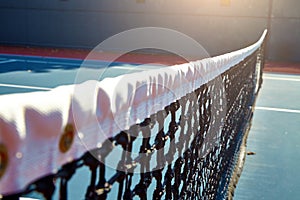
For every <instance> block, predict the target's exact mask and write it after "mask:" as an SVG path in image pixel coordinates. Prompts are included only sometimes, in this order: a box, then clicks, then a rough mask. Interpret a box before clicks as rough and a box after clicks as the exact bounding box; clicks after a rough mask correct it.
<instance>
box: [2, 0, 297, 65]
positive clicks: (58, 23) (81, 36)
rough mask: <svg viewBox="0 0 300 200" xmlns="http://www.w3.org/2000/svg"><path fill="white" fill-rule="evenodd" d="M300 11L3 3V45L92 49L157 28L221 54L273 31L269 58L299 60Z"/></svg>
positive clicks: (144, 1) (290, 0)
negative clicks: (127, 32) (109, 40)
mask: <svg viewBox="0 0 300 200" xmlns="http://www.w3.org/2000/svg"><path fill="white" fill-rule="evenodd" d="M299 9H300V1H299V0H43V1H41V0H1V2H0V25H1V31H0V43H2V44H17V45H38V46H55V47H75V48H93V47H95V46H96V45H97V44H99V43H100V42H101V41H103V40H105V39H106V38H108V37H109V36H112V35H114V34H117V33H119V32H121V31H125V30H127V29H131V28H137V27H144V26H155V27H165V28H171V29H175V30H178V31H180V32H182V33H185V34H187V35H189V36H190V37H192V38H194V39H196V40H197V41H198V42H199V43H200V44H202V45H203V46H204V47H205V49H206V50H207V51H208V52H209V53H210V54H211V55H218V54H222V53H226V52H228V51H232V50H235V49H239V48H242V47H245V46H247V45H249V44H252V43H253V42H255V41H256V40H257V39H258V38H259V36H260V35H261V33H262V32H263V30H264V29H265V28H267V27H271V30H270V33H271V34H270V42H269V51H268V58H269V59H271V60H285V61H300V37H299V36H300V12H299ZM269 22H270V23H269ZM174 42H176V41H174Z"/></svg>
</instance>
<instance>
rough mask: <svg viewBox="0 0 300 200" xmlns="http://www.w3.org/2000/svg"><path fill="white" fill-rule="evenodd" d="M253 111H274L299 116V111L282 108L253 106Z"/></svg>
mask: <svg viewBox="0 0 300 200" xmlns="http://www.w3.org/2000/svg"><path fill="white" fill-rule="evenodd" d="M255 110H268V111H275V112H286V113H297V114H300V110H293V109H284V108H271V107H260V106H255Z"/></svg>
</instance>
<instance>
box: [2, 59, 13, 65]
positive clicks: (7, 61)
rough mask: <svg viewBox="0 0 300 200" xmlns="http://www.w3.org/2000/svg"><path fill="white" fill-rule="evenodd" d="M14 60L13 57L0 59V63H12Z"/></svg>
mask: <svg viewBox="0 0 300 200" xmlns="http://www.w3.org/2000/svg"><path fill="white" fill-rule="evenodd" d="M16 61H17V60H15V59H9V60H3V61H0V64H5V63H12V62H16Z"/></svg>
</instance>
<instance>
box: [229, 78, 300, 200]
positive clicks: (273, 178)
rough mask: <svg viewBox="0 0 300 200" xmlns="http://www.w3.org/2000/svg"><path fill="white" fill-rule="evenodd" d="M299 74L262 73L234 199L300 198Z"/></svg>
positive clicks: (271, 199) (272, 199)
mask: <svg viewBox="0 0 300 200" xmlns="http://www.w3.org/2000/svg"><path fill="white" fill-rule="evenodd" d="M299 88H300V76H299V75H298V76H296V75H279V74H265V75H264V83H263V86H262V89H261V91H260V93H259V96H258V99H257V103H256V110H255V112H254V118H253V122H252V128H251V130H250V133H249V136H248V141H247V150H248V151H252V152H255V153H256V154H255V155H251V156H247V158H246V163H245V165H244V169H243V172H242V176H241V178H240V180H239V183H238V185H237V189H236V192H235V197H234V199H237V200H253V199H266V200H269V199H270V200H274V199H299V197H300V190H299V186H300V170H299V166H300V132H299V130H300V103H299V99H300V92H299V91H300V90H299Z"/></svg>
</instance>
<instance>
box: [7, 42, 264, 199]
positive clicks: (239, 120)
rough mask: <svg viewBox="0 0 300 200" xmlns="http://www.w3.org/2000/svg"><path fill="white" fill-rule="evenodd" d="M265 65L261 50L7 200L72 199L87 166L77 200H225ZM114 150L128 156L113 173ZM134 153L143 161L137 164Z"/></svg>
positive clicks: (118, 162)
mask: <svg viewBox="0 0 300 200" xmlns="http://www.w3.org/2000/svg"><path fill="white" fill-rule="evenodd" d="M263 62H264V45H263V46H262V47H261V48H260V49H258V50H257V51H256V52H255V53H253V54H252V55H251V56H249V57H247V58H246V59H245V60H244V61H242V62H241V63H239V64H238V65H236V66H233V67H232V68H230V70H228V71H226V72H224V73H222V74H220V75H219V76H218V77H217V78H215V79H214V80H212V81H210V82H208V83H207V84H205V85H202V86H201V87H200V88H198V89H197V90H195V91H194V92H193V93H190V94H187V95H186V96H184V97H182V98H181V99H179V100H178V101H176V102H173V103H172V104H170V105H168V106H166V107H165V109H164V110H161V111H159V112H157V113H156V114H154V115H152V116H150V117H149V118H147V119H145V120H144V121H143V122H142V123H140V124H136V125H134V126H132V127H130V129H129V130H124V131H122V132H120V133H119V134H118V135H117V136H115V137H113V138H109V139H108V140H106V141H105V142H104V143H103V144H102V147H101V148H98V149H94V150H91V151H89V152H87V153H85V154H84V155H83V156H82V157H81V158H80V159H78V160H74V161H72V162H71V163H68V164H66V165H64V166H62V168H61V169H60V170H59V171H58V172H57V173H56V174H51V175H49V176H46V177H43V178H41V179H40V180H37V181H36V182H34V183H31V184H29V185H28V187H27V188H26V189H24V191H22V192H20V193H17V194H12V195H8V196H3V199H14V198H15V199H17V198H18V197H19V196H26V195H28V194H30V193H32V192H33V191H34V192H38V193H41V194H42V195H43V197H44V198H46V199H52V198H53V195H54V193H58V194H57V196H58V198H59V199H67V198H68V194H69V193H71V192H72V189H73V188H72V187H70V186H69V187H68V184H69V182H70V180H72V178H73V177H74V176H76V172H77V171H78V169H80V168H83V167H86V168H88V169H89V171H90V175H89V176H90V177H85V179H84V180H81V181H83V182H87V181H88V182H89V186H88V187H87V188H86V189H85V190H86V191H85V194H83V195H82V197H78V198H79V199H114V198H117V199H135V198H137V199H226V198H227V191H228V185H229V183H230V179H231V175H232V172H233V170H234V167H235V163H236V160H237V157H238V155H239V147H240V145H241V143H242V139H243V136H244V132H245V130H246V128H247V126H248V122H249V121H250V120H251V117H252V112H253V108H252V106H253V104H254V101H255V97H256V93H257V86H260V85H261V82H262V80H261V70H262V69H261V67H262V66H263V64H264V63H263ZM259 67H260V68H259ZM140 138H142V139H140ZM115 148H119V149H122V150H123V151H122V153H121V155H118V156H119V159H118V160H115V162H116V165H117V170H115V171H114V172H112V170H111V169H110V168H109V166H106V164H105V163H106V160H108V159H115V156H114V155H113V153H112V152H113V151H114V149H115ZM134 149H138V150H137V151H138V152H139V153H142V154H143V155H144V156H135V157H134V156H133V155H132V154H131V152H133V151H134ZM110 157H112V158H110ZM153 163H154V164H153ZM108 171H110V172H108ZM137 171H138V172H139V173H135V172H137Z"/></svg>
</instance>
